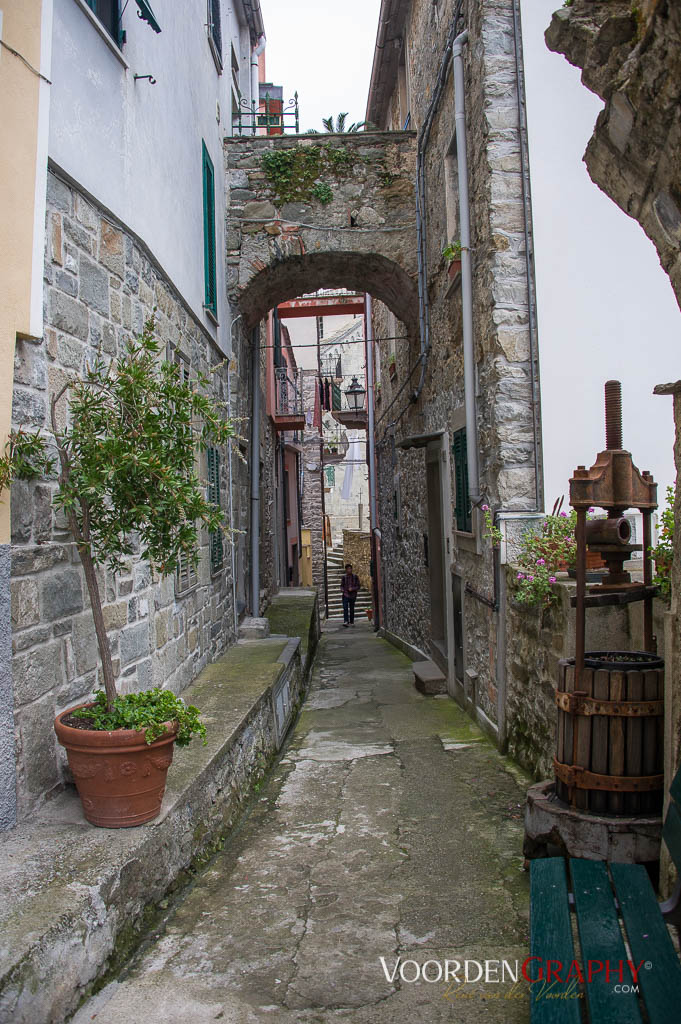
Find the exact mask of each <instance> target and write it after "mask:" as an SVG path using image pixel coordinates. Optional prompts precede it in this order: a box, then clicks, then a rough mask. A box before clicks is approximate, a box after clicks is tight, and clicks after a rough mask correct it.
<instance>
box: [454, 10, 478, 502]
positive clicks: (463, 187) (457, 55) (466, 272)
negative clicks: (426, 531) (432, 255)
mask: <svg viewBox="0 0 681 1024" xmlns="http://www.w3.org/2000/svg"><path fill="white" fill-rule="evenodd" d="M467 42H468V29H464V31H463V32H461V33H460V34H459V35H458V36H457V37H456V39H455V40H454V44H453V46H452V61H453V64H454V124H455V128H456V164H457V171H458V178H459V226H460V231H461V239H460V241H461V305H462V320H463V386H464V406H465V410H466V455H467V458H468V492H469V495H470V498H471V502H472V504H473V505H474V506H475V505H478V504H479V502H480V468H479V464H478V458H479V456H478V423H477V408H476V402H475V344H474V338H473V272H472V265H471V214H470V197H469V194H468V149H467V146H466V107H465V100H464V90H465V85H464V75H463V47H464V43H467Z"/></svg>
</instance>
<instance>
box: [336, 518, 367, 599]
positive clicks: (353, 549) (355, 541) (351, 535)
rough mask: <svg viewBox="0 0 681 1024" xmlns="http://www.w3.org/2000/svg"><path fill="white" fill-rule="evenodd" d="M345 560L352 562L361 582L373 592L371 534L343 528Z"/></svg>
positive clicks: (353, 569)
mask: <svg viewBox="0 0 681 1024" xmlns="http://www.w3.org/2000/svg"><path fill="white" fill-rule="evenodd" d="M343 561H344V562H345V563H347V562H350V563H351V565H352V571H353V572H354V573H355V575H356V576H359V582H360V583H361V584H362V586H363V587H364V589H365V590H366V591H368V593H370V594H371V593H372V582H371V534H370V533H360V532H359V530H343Z"/></svg>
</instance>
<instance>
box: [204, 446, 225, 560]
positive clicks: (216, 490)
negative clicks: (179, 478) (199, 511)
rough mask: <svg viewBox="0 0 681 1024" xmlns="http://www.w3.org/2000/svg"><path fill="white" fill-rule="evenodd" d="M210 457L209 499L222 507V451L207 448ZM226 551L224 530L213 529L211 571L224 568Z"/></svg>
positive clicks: (208, 457)
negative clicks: (223, 537) (223, 543)
mask: <svg viewBox="0 0 681 1024" xmlns="http://www.w3.org/2000/svg"><path fill="white" fill-rule="evenodd" d="M206 456H207V459H208V501H209V502H210V503H211V505H217V506H218V507H220V452H219V451H218V450H217V448H207V449H206ZM223 558H224V551H223V545H222V531H221V530H213V531H212V533H211V535H210V571H211V572H212V573H215V572H219V571H220V569H222V564H223Z"/></svg>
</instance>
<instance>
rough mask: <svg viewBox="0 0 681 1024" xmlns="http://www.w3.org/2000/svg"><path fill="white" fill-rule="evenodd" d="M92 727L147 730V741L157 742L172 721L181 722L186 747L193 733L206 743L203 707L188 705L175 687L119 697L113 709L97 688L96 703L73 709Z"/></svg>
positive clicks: (179, 734) (180, 739)
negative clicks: (177, 693) (200, 711)
mask: <svg viewBox="0 0 681 1024" xmlns="http://www.w3.org/2000/svg"><path fill="white" fill-rule="evenodd" d="M71 714H72V716H73V717H74V718H80V719H82V720H83V721H84V722H85V723H86V725H87V727H88V728H89V729H95V730H106V731H108V730H110V729H146V734H145V737H144V739H145V742H146V743H153V742H154V740H157V739H159V737H160V736H163V735H164V734H165V733H166V731H167V729H166V724H167V723H168V722H172V723H175V724H176V725H177V733H176V736H175V742H176V743H177V745H178V747H186V746H187V744H188V743H189V742H190V741H191V739H192V737H193V736H200V737H201V738H202V739H203V741H204V743H205V742H206V727H205V725H204V724H203V722H202V721H201V720H200V718H199V709H198V708H195V707H194V705H193V704H185V702H184V701H183V700H182V698H181V697H176V696H175V694H174V693H173V692H172V690H160V689H154V690H144V691H143V692H142V693H126V694H124V695H123V696H117V697H116V698H115V700H114V702H113V707H112V708H109V706H108V703H107V699H106V693H105V692H104V690H97V691H96V693H95V701H94V704H93V705H91V706H90V707H87V708H78V709H77V710H76V711H72V712H71Z"/></svg>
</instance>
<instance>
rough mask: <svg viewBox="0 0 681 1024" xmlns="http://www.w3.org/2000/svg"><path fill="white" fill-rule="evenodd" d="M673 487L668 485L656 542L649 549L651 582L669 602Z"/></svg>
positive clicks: (672, 545) (672, 538)
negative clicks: (653, 569) (651, 563)
mask: <svg viewBox="0 0 681 1024" xmlns="http://www.w3.org/2000/svg"><path fill="white" fill-rule="evenodd" d="M674 496H675V495H674V488H673V487H668V488H667V493H666V501H667V504H666V505H665V507H664V509H663V510H662V512H661V513H660V528H659V530H658V536H657V544H656V545H655V547H654V548H651V549H650V554H651V555H652V557H653V558H654V559H655V575H654V576H653V583H655V584H656V585H657V586H658V587H659V588H660V597H662V598H663V599H664V600H665V601H667V602H669V601H670V600H671V596H672V581H671V572H672V559H673V557H674Z"/></svg>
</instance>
